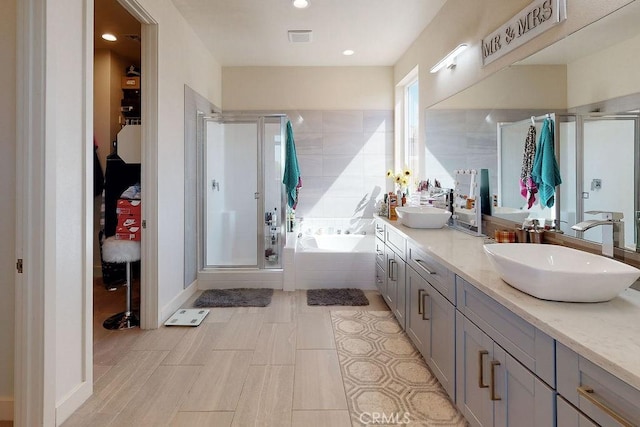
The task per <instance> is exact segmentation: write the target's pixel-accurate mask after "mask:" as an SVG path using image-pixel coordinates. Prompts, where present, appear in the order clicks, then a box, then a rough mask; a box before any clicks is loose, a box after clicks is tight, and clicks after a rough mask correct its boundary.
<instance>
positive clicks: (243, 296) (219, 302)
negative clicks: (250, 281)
mask: <svg viewBox="0 0 640 427" xmlns="http://www.w3.org/2000/svg"><path fill="white" fill-rule="evenodd" d="M272 295H273V289H247V288H241V289H209V290H206V291H204V292H202V294H201V295H200V296H199V297H198V299H196V300H195V301H194V303H193V306H194V307H266V306H268V305H269V304H271V296H272Z"/></svg>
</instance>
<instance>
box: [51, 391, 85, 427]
mask: <svg viewBox="0 0 640 427" xmlns="http://www.w3.org/2000/svg"><path fill="white" fill-rule="evenodd" d="M92 393H93V387H92V386H91V384H90V383H88V382H86V381H85V382H83V383H82V384H79V385H78V386H77V387H76V388H75V389H73V390H72V391H71V392H70V393H69V394H67V395H66V396H65V397H64V398H63V399H62V400H61V401H60V402H58V403H57V405H56V426H59V425H62V423H64V422H65V421H66V420H67V418H69V417H70V416H71V414H73V413H74V412H75V411H76V410H77V409H78V408H79V407H81V406H82V404H83V403H84V402H85V401H86V400H87V399H88V398H89V397H90V396H91V394H92Z"/></svg>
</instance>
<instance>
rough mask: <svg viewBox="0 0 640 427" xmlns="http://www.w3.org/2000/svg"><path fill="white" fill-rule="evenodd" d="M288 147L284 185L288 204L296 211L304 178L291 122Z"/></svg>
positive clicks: (288, 132)
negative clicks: (299, 164) (299, 165)
mask: <svg viewBox="0 0 640 427" xmlns="http://www.w3.org/2000/svg"><path fill="white" fill-rule="evenodd" d="M286 144H287V147H286V158H285V163H284V178H283V179H282V183H283V184H284V185H285V188H286V190H287V204H288V205H289V207H290V208H291V209H295V208H296V206H297V204H298V190H299V189H300V188H302V178H301V177H300V168H299V167H298V156H297V155H296V146H295V143H294V141H293V128H292V127H291V122H290V121H288V122H287V142H286Z"/></svg>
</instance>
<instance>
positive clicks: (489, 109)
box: [425, 2, 640, 251]
mask: <svg viewBox="0 0 640 427" xmlns="http://www.w3.org/2000/svg"><path fill="white" fill-rule="evenodd" d="M638 18H640V2H632V3H630V4H629V5H627V6H624V7H623V8H621V9H619V10H618V11H616V12H614V13H612V14H610V15H609V16H607V17H604V18H602V19H601V20H599V21H597V22H595V23H593V24H591V25H589V26H587V27H585V28H583V29H582V30H580V31H578V32H576V33H574V34H572V35H570V36H568V37H567V38H565V39H563V40H561V41H559V42H557V43H555V44H554V45H552V46H550V47H548V48H546V49H544V50H542V51H540V52H538V53H536V54H534V55H532V56H531V57H529V58H527V59H525V60H523V61H520V62H518V63H516V64H513V65H512V66H510V67H508V68H506V69H503V70H501V71H499V72H497V73H495V74H494V75H492V76H491V77H489V78H487V79H485V80H483V81H481V82H479V83H478V84H476V85H474V86H473V87H471V88H469V89H467V90H465V91H463V92H461V93H459V94H457V95H455V96H453V97H451V98H449V99H447V100H445V101H443V102H440V103H438V104H437V105H435V106H432V107H430V108H428V109H427V110H426V114H425V137H426V138H425V139H426V147H425V148H426V159H425V170H426V171H427V175H428V177H432V176H433V177H434V178H437V179H439V180H440V181H441V182H442V183H443V185H445V186H446V185H450V184H451V183H452V181H453V171H455V170H458V169H481V168H487V169H489V182H490V192H491V200H492V212H491V214H492V215H493V216H496V217H501V218H503V219H507V220H511V221H514V222H518V223H522V221H523V220H524V219H526V218H528V219H538V220H539V221H540V222H546V223H547V225H549V226H552V225H555V226H556V227H557V228H558V229H560V230H562V231H563V232H564V233H566V234H567V235H569V236H574V237H578V238H583V239H587V240H590V241H593V242H602V233H603V228H602V227H594V228H592V229H590V230H588V231H585V232H577V231H574V230H573V229H571V226H572V225H574V224H576V223H579V222H581V221H584V220H589V219H596V218H598V215H596V214H590V213H589V212H593V211H609V212H620V213H622V214H623V217H624V218H623V224H624V228H623V230H624V231H623V233H621V234H622V236H620V237H621V238H620V245H621V247H624V248H626V249H629V250H634V251H635V250H636V248H637V246H638V245H637V241H638V238H637V221H636V218H638V213H639V211H640V207H639V206H640V205H639V204H640V195H639V191H640V185H639V184H638V179H639V178H638V171H639V169H640V161H639V154H638V153H639V148H638V147H639V141H638V139H639V133H640V132H639V114H638V112H639V111H640V79H638V78H637V70H638V69H639V67H640V27H639V26H638V25H637V22H638ZM547 118H549V119H550V120H551V121H552V123H553V126H554V128H553V130H554V135H553V141H554V149H555V150H554V154H555V157H556V161H557V163H558V169H559V172H560V176H561V180H562V184H561V185H559V186H558V187H556V188H557V191H556V192H555V193H554V194H553V196H554V197H553V199H552V203H549V200H548V197H547V199H546V200H547V203H546V204H541V203H540V199H539V198H538V200H536V201H535V202H534V203H533V204H532V205H531V207H529V204H530V203H529V202H530V197H529V195H530V193H527V191H525V190H526V188H525V189H523V186H522V185H521V183H520V179H521V175H522V174H523V171H522V169H523V163H524V162H523V159H524V152H525V150H524V148H525V143H526V138H527V135H528V134H529V131H530V129H531V128H533V129H534V130H535V133H536V135H537V138H536V145H537V144H538V143H539V137H540V134H541V131H542V127H543V124H544V122H545V119H547ZM525 187H526V186H525ZM622 237H623V238H622Z"/></svg>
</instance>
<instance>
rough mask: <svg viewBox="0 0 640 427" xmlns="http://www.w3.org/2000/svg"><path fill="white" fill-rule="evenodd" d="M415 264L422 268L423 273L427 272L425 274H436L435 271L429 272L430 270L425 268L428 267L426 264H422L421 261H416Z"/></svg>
mask: <svg viewBox="0 0 640 427" xmlns="http://www.w3.org/2000/svg"><path fill="white" fill-rule="evenodd" d="M416 262H417V263H418V265H419V266H420V267H422V269H423V270H424V271H426V272H427V274H436V272H435V271H431V270H429V269H428V268H427V267H428V265H427V263H426V262H424V261H423V260H421V259H417V260H416Z"/></svg>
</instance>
